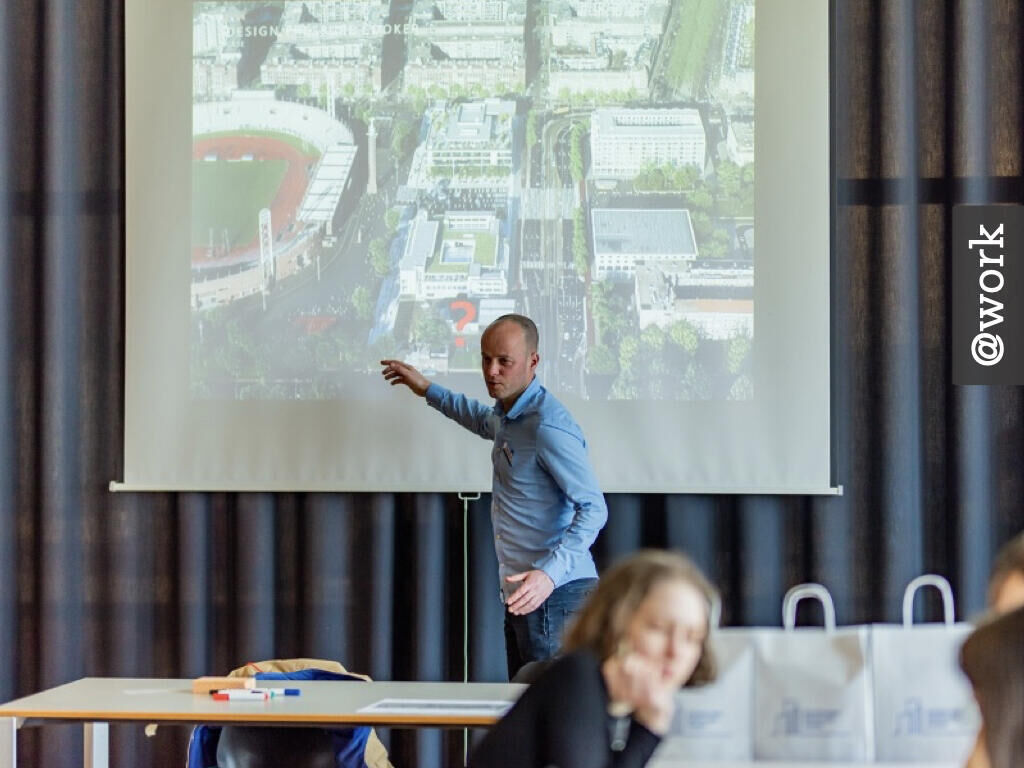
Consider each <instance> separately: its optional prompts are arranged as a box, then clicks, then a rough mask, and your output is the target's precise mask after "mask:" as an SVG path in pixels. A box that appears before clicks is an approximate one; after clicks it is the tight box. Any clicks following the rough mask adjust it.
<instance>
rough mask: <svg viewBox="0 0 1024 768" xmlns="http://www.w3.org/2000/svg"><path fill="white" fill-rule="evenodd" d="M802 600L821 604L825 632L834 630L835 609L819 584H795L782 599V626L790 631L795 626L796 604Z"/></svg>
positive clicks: (825, 591) (829, 597)
mask: <svg viewBox="0 0 1024 768" xmlns="http://www.w3.org/2000/svg"><path fill="white" fill-rule="evenodd" d="M804 598H811V599H813V600H817V601H818V602H819V603H821V607H822V609H823V610H824V612H825V631H826V632H835V630H836V607H835V605H834V604H833V603H832V595H830V594H829V593H828V590H827V589H825V587H824V586H822V585H821V584H797V585H796V586H795V587H793V588H792V589H790V590H789V591H788V592H787V593H786V596H785V597H783V598H782V626H783V627H784V628H785V629H786V630H791V629H793V628H794V627H795V626H796V604H797V603H799V602H800V601H801V600H803V599H804Z"/></svg>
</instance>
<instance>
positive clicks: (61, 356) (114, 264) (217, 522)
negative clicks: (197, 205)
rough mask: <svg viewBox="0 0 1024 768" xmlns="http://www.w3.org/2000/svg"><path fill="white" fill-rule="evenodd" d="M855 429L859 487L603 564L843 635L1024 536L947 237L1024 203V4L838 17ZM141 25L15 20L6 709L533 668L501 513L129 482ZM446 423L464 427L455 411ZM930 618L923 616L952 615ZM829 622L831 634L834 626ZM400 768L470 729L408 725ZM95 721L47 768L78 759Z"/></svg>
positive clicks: (768, 620)
mask: <svg viewBox="0 0 1024 768" xmlns="http://www.w3.org/2000/svg"><path fill="white" fill-rule="evenodd" d="M833 27H834V28H833V92H832V102H833V107H832V110H833V148H834V150H833V151H834V177H835V181H834V203H835V206H834V223H833V253H832V262H833V281H832V304H833V329H832V344H833V346H832V350H833V352H832V381H833V412H832V429H833V435H834V441H835V447H834V464H835V479H836V481H837V482H838V483H841V484H842V486H843V488H844V494H843V495H842V496H841V497H834V498H813V497H773V496H764V497H757V496H745V497H740V496H714V497H712V496H686V495H666V496H629V495H621V496H613V497H609V505H610V510H611V513H610V519H609V522H608V526H607V528H606V529H605V531H604V532H603V534H602V535H601V538H600V539H599V541H598V543H597V545H596V547H595V552H596V555H597V558H598V561H599V566H604V565H607V564H608V563H609V562H610V561H611V560H613V559H614V558H615V557H617V556H619V555H621V554H623V553H626V552H630V551H632V550H634V549H636V548H638V547H640V546H673V547H680V548H682V549H684V550H686V551H688V552H690V553H692V554H693V556H694V557H695V558H696V559H697V561H698V562H699V563H700V564H701V565H702V566H703V567H704V569H705V570H706V571H707V572H708V573H709V574H710V575H711V577H712V578H713V579H714V581H715V582H716V583H717V584H719V585H720V586H721V588H722V591H723V595H724V601H725V602H724V610H725V619H726V621H728V622H730V623H734V624H753V623H764V624H777V623H778V621H779V602H780V599H781V596H782V594H783V592H784V591H785V590H786V589H787V588H788V587H789V586H791V585H793V584H795V583H797V582H801V581H809V580H810V581H821V582H823V583H824V584H826V585H827V586H828V587H829V588H830V589H831V590H832V592H833V594H834V595H835V597H836V603H837V605H836V607H837V613H838V616H839V619H840V622H842V623H855V622H865V621H879V620H888V621H892V620H896V619H897V618H898V603H899V597H900V595H901V592H902V589H903V587H904V585H905V584H906V583H907V581H908V580H909V579H910V578H912V577H913V576H916V575H918V574H919V573H922V572H924V571H933V572H937V573H941V574H944V575H946V576H947V577H949V578H950V579H951V581H952V582H953V584H954V586H955V590H956V593H957V595H958V597H959V601H960V603H959V613H960V614H961V616H970V615H972V614H973V613H975V612H976V611H978V610H979V609H980V608H981V607H982V605H983V601H984V590H985V581H986V576H987V571H988V568H989V565H990V562H991V557H992V553H993V551H994V550H995V549H996V548H997V547H998V545H999V544H1000V543H1001V542H1002V541H1003V540H1004V539H1006V538H1007V537H1008V536H1009V535H1010V534H1012V533H1014V532H1015V531H1017V530H1019V529H1020V528H1022V527H1024V513H1022V511H1021V501H1020V500H1021V499H1022V498H1024V488H1022V481H1024V471H1022V469H1021V459H1020V454H1021V447H1022V443H1024V441H1022V425H1021V417H1022V414H1024V403H1022V394H1021V390H1020V388H1018V387H1002V388H1000V387H953V386H952V384H951V380H950V363H949V337H950V274H951V270H950V248H949V240H950V227H951V211H952V206H953V205H955V204H957V203H963V202H972V203H980V202H1006V203H1020V202H1024V200H1022V197H1024V185H1022V171H1021V164H1022V159H1024V152H1022V146H1021V143H1022V129H1021V126H1022V125H1024V120H1022V118H1024V115H1022V114H1021V112H1022V110H1021V104H1022V88H1024V77H1022V73H1021V60H1022V41H1024V29H1022V27H1024V24H1022V9H1021V7H1020V4H1019V3H1017V2H1016V0H991V1H990V2H983V1H982V0H959V1H954V0H947V1H946V2H942V1H941V0H920V1H919V2H912V1H911V0H836V1H835V2H834V14H833ZM123 75H124V72H123V7H122V3H121V2H119V1H118V0H4V2H0V97H2V98H0V103H2V104H3V111H2V114H0V252H2V253H3V259H2V262H0V425H2V428H0V529H2V531H3V534H2V536H0V584H2V585H4V588H3V589H2V590H0V664H2V665H3V667H2V668H3V670H4V672H3V674H2V675H0V699H3V700H8V699H11V698H14V697H15V696H20V695H24V694H28V693H30V692H33V691H36V690H38V689H41V688H43V687H47V686H52V685H55V684H58V683H62V682H65V681H68V680H71V679H75V678H78V677H81V676H84V675H117V676H163V677H179V676H180V677H189V676H194V675H199V674H204V673H223V672H225V671H226V670H228V669H230V668H231V667H234V666H236V665H238V664H241V663H243V662H245V661H247V660H251V659H256V658H263V657H272V656H296V655H309V656H324V657H329V658H336V659H339V660H341V661H343V662H344V663H345V664H347V665H348V666H349V667H350V668H352V669H354V670H358V671H364V672H367V673H369V674H371V675H373V676H374V677H376V678H381V679H410V680H448V679H452V680H456V679H461V676H462V664H463V662H462V633H463V628H464V621H463V609H462V599H463V597H462V596H463V565H464V563H463V554H462V553H463V536H464V535H465V536H466V537H467V539H468V542H469V556H468V562H467V563H466V566H467V568H468V601H469V613H468V616H469V619H468V623H469V627H470V632H469V645H468V649H469V675H470V679H474V680H499V679H502V676H503V674H504V656H503V649H502V648H503V646H502V639H501V629H500V620H501V609H500V606H499V605H498V604H497V602H496V586H495V585H496V565H495V562H494V554H493V550H492V547H491V537H490V531H489V521H488V519H487V503H488V500H487V497H486V496H485V497H484V498H483V499H481V500H479V501H475V502H472V503H470V504H469V514H468V524H467V525H468V527H467V528H464V525H463V507H462V502H461V501H459V499H458V498H456V497H454V496H446V495H391V494H360V495H356V494H344V493H339V494H253V493H239V494H231V493H214V494H208V493H180V494H171V493H163V494H161V493H149V494H130V493H125V494H111V493H109V492H108V490H107V483H108V481H110V480H113V479H117V478H119V477H120V463H121V455H120V452H121V434H122V403H123V389H124V385H123V373H122V371H123V355H124V341H123V340H124V330H125V329H124V299H123V287H124V274H125V259H124V236H123V232H124V199H123V198H124V183H123V176H124V154H123V135H124V131H123V122H124V98H123ZM438 428H439V429H447V428H454V427H452V426H447V425H445V424H443V423H440V422H439V424H438ZM925 602H926V605H925V609H924V611H923V612H924V614H925V615H931V614H932V613H934V608H935V606H934V605H932V604H929V603H927V601H925ZM805 618H812V617H811V616H808V617H805ZM111 741H112V760H113V764H114V765H125V766H126V765H157V766H172V765H174V766H176V765H180V764H181V763H182V761H183V754H184V745H185V733H184V731H183V729H179V728H168V727H162V728H160V729H159V730H158V732H157V735H156V736H155V737H153V738H145V737H144V736H143V735H142V733H141V728H139V727H136V726H114V727H113V728H112V732H111ZM390 744H391V752H392V759H393V761H394V762H395V763H396V765H399V766H412V765H423V766H430V765H455V764H461V763H460V761H461V755H462V753H461V734H460V733H441V732H422V733H418V734H413V733H409V732H404V733H400V732H397V731H396V732H393V733H391V734H390ZM80 745H81V736H80V732H79V729H78V728H76V727H72V726H51V727H47V728H45V729H42V730H41V731H40V730H39V729H35V730H33V731H29V732H23V733H22V734H21V735H20V736H19V748H20V749H21V750H22V751H23V753H24V757H23V759H24V760H25V764H28V765H43V766H57V765H64V764H65V763H68V764H73V763H75V762H76V761H77V760H79V759H80V754H81V751H80V750H81V746H80Z"/></svg>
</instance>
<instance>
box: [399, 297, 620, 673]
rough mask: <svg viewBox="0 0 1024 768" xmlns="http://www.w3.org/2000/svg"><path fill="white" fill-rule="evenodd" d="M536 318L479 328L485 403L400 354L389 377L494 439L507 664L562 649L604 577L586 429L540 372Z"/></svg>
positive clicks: (599, 500)
mask: <svg viewBox="0 0 1024 768" xmlns="http://www.w3.org/2000/svg"><path fill="white" fill-rule="evenodd" d="M537 341H538V335H537V326H535V325H534V324H533V321H532V320H530V319H529V318H528V317H524V316H523V315H503V316H502V317H499V318H498V319H497V320H495V321H494V322H493V323H491V324H490V325H489V326H488V327H487V330H485V331H484V334H483V336H481V337H480V354H481V358H482V363H483V375H484V383H485V384H486V385H487V393H488V394H489V395H490V396H491V397H493V398H494V399H495V403H494V405H493V406H489V405H485V404H483V403H480V402H478V401H477V400H473V399H470V398H468V397H466V396H465V395H462V394H458V393H455V392H451V391H449V390H447V389H445V388H444V387H442V386H440V385H438V384H434V383H431V382H430V381H429V380H428V379H427V378H426V377H424V376H423V375H422V374H421V373H420V372H419V371H417V370H416V369H415V368H413V367H412V366H410V365H406V364H405V363H403V362H401V361H398V360H382V361H381V365H383V366H384V370H383V374H384V378H385V379H387V380H388V381H389V382H391V384H392V385H394V384H405V385H406V386H407V387H409V389H410V390H412V391H413V392H414V393H415V394H417V395H419V396H420V397H425V398H426V400H427V402H428V403H429V404H430V405H431V406H433V407H434V408H436V409H437V410H439V411H440V412H441V413H443V414H444V415H445V416H447V417H448V418H450V419H453V420H454V421H457V422H458V423H459V424H461V425H462V426H464V427H465V428H466V429H468V430H470V431H471V432H475V433H476V434H478V435H480V437H482V438H484V439H486V440H491V441H493V443H494V446H493V448H492V449H491V463H492V464H493V466H494V475H493V480H492V494H491V523H492V525H493V527H494V548H495V552H496V553H497V555H498V575H499V578H500V581H501V593H502V598H503V600H504V602H505V608H506V613H505V649H506V654H507V659H508V674H509V677H510V678H511V677H513V676H514V675H515V673H516V672H517V671H518V670H519V668H520V667H521V666H523V665H524V664H526V663H528V662H531V661H541V660H544V659H548V658H550V657H552V656H554V655H555V653H556V652H557V651H558V647H559V645H560V643H561V634H562V628H563V627H564V625H565V622H566V620H567V619H568V618H569V617H570V616H572V614H573V613H575V612H576V610H577V609H578V608H579V606H580V605H581V604H582V603H583V600H584V599H585V598H586V596H587V594H589V592H590V590H591V589H593V588H594V585H595V584H596V583H597V568H596V567H595V565H594V559H593V558H592V557H591V555H590V546H591V545H592V544H593V543H594V540H595V539H596V538H597V534H598V532H599V531H600V530H601V528H603V527H604V524H605V521H606V520H607V518H608V510H607V507H606V506H605V503H604V496H602V495H601V490H600V488H599V487H598V485H597V479H596V478H595V476H594V470H593V469H592V467H591V466H590V460H589V458H588V457H587V444H586V441H585V440H584V439H583V433H582V431H581V430H580V428H579V426H578V425H577V424H576V422H575V421H574V420H573V418H572V416H571V415H570V414H569V412H568V411H567V410H566V409H565V406H563V405H562V404H561V403H560V402H558V400H556V399H555V397H554V396H553V395H552V394H551V393H550V392H548V391H547V390H546V389H545V388H544V387H542V386H541V385H540V382H538V381H537V379H536V378H535V376H534V374H535V372H536V369H537V363H538V362H539V360H540V356H539V355H538V354H537Z"/></svg>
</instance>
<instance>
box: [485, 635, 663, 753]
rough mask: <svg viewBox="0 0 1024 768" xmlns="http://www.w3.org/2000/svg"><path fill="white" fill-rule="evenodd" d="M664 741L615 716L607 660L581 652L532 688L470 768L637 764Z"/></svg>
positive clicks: (492, 733) (491, 734)
mask: <svg viewBox="0 0 1024 768" xmlns="http://www.w3.org/2000/svg"><path fill="white" fill-rule="evenodd" d="M623 736H625V744H623V743H622V742H623V739H622V737H623ZM660 740H661V739H660V737H659V736H656V735H655V734H653V733H651V732H650V731H649V730H647V729H646V728H645V727H644V726H642V725H640V723H637V722H635V721H633V720H631V719H629V718H622V719H617V718H613V717H611V716H609V714H608V691H607V690H606V689H605V684H604V677H603V676H602V675H601V664H600V662H599V661H598V660H597V659H596V658H595V657H594V656H593V655H591V654H590V653H587V652H584V651H577V652H575V653H571V654H569V655H568V656H564V657H562V658H560V659H558V660H557V661H556V662H555V663H554V664H552V665H551V667H550V668H549V669H548V670H546V671H545V672H544V674H543V675H541V677H540V678H539V679H538V680H537V682H535V683H534V684H533V685H531V686H530V687H529V688H527V689H526V691H525V692H524V693H523V695H522V696H521V697H520V698H519V701H517V702H516V703H515V705H514V706H513V707H512V709H510V710H509V711H508V714H506V715H505V717H503V718H502V719H501V721H500V722H499V723H498V724H497V725H495V726H494V727H493V728H491V730H489V731H488V732H487V735H486V736H485V737H484V738H483V740H482V741H481V742H480V743H479V744H478V745H477V747H476V748H475V749H474V750H473V752H472V753H471V754H470V756H469V768H513V767H515V768H548V767H549V766H551V767H552V768H635V767H637V766H643V765H645V764H646V763H647V760H648V758H650V756H651V754H652V753H653V752H654V749H655V747H657V746H658V742H659V741H660ZM613 742H618V743H617V744H616V747H618V748H619V749H618V750H617V751H616V750H613V748H612V744H613Z"/></svg>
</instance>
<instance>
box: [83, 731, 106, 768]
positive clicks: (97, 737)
mask: <svg viewBox="0 0 1024 768" xmlns="http://www.w3.org/2000/svg"><path fill="white" fill-rule="evenodd" d="M84 728H85V754H84V756H83V758H82V764H83V765H84V766H85V768H107V764H108V762H109V760H110V726H109V725H108V724H107V723H85V725H84Z"/></svg>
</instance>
